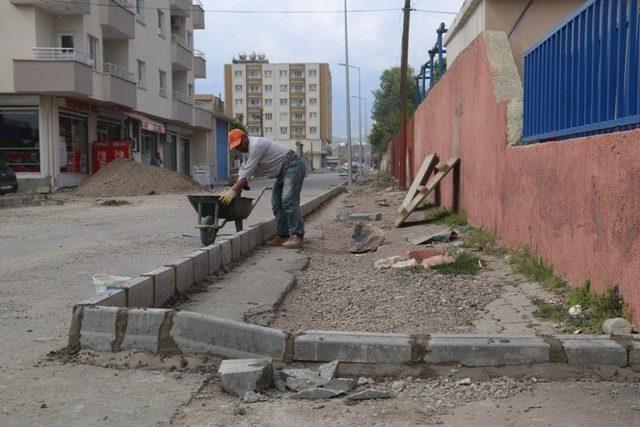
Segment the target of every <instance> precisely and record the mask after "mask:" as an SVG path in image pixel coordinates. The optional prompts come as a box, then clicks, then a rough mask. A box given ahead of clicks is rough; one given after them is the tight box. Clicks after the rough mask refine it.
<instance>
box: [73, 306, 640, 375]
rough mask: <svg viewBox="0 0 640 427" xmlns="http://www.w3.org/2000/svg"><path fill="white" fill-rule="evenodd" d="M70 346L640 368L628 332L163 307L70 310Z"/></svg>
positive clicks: (639, 345) (636, 345)
mask: <svg viewBox="0 0 640 427" xmlns="http://www.w3.org/2000/svg"><path fill="white" fill-rule="evenodd" d="M69 348H70V350H71V351H73V352H77V351H79V350H80V349H81V348H83V349H91V350H95V351H107V352H108V351H126V350H129V351H149V352H152V353H157V354H161V355H166V354H210V355H217V356H221V357H224V358H260V357H269V358H273V359H275V360H280V361H284V362H287V363H290V362H330V361H333V360H339V361H340V362H345V363H362V364H390V365H408V364H416V363H426V364H431V365H453V364H459V365H463V366H478V367H480V366H514V365H534V364H544V363H567V364H570V365H574V366H582V367H584V366H616V367H627V366H630V367H631V368H633V369H640V341H639V340H636V339H634V338H631V337H613V338H611V337H608V336H600V335H583V336H575V335H567V336H557V337H538V336H501V335H493V336H489V335H448V334H434V335H406V334H384V333H367V332H338V331H303V332H301V333H299V334H288V333H285V332H283V331H280V330H277V329H272V328H266V327H262V326H257V325H253V324H248V323H243V322H237V321H232V320H227V319H221V318H217V317H212V316H207V315H203V314H199V313H192V312H185V311H176V310H169V309H154V308H149V309H136V308H133V309H132V308H119V307H85V306H77V307H76V308H75V309H74V313H73V320H72V325H71V329H70V334H69Z"/></svg>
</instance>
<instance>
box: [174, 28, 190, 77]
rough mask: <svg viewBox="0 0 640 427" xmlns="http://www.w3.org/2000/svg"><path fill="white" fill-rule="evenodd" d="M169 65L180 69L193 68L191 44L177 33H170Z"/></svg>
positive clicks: (187, 69) (188, 69)
mask: <svg viewBox="0 0 640 427" xmlns="http://www.w3.org/2000/svg"><path fill="white" fill-rule="evenodd" d="M171 65H172V66H173V69H174V70H180V71H191V69H192V68H193V46H192V45H191V43H189V42H188V41H187V40H185V39H183V38H182V37H180V36H179V35H177V34H171Z"/></svg>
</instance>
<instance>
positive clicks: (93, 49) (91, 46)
mask: <svg viewBox="0 0 640 427" xmlns="http://www.w3.org/2000/svg"><path fill="white" fill-rule="evenodd" d="M87 52H89V57H90V58H91V60H92V61H93V69H94V70H97V69H98V39H97V38H95V37H93V36H90V35H87Z"/></svg>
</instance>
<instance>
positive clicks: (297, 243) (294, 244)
mask: <svg viewBox="0 0 640 427" xmlns="http://www.w3.org/2000/svg"><path fill="white" fill-rule="evenodd" d="M303 246H304V240H302V237H300V236H298V235H297V234H293V235H292V236H291V237H289V240H287V241H286V242H285V243H284V244H283V245H282V247H283V248H287V249H300V248H302V247H303Z"/></svg>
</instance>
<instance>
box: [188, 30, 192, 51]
mask: <svg viewBox="0 0 640 427" xmlns="http://www.w3.org/2000/svg"><path fill="white" fill-rule="evenodd" d="M187 46H189V49H193V33H192V32H191V31H187Z"/></svg>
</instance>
